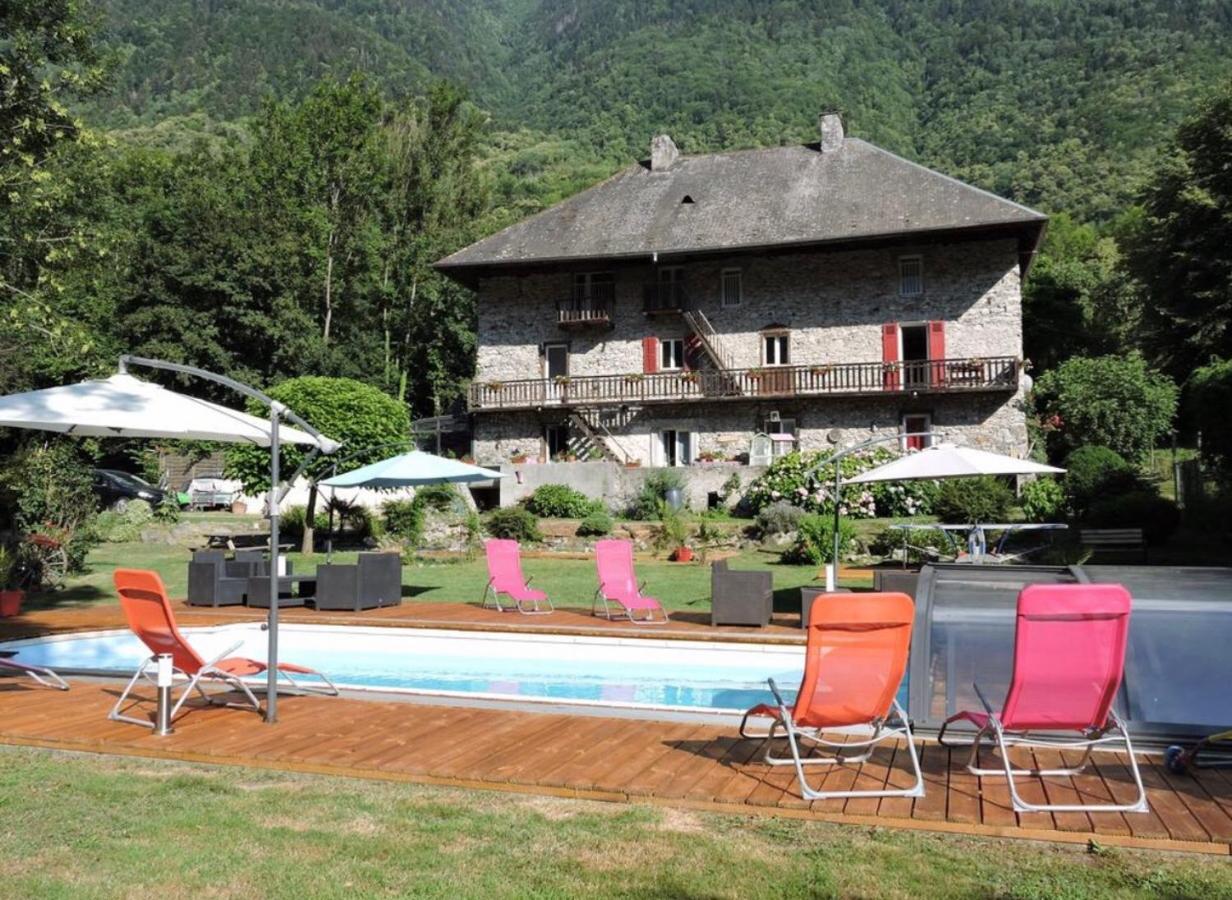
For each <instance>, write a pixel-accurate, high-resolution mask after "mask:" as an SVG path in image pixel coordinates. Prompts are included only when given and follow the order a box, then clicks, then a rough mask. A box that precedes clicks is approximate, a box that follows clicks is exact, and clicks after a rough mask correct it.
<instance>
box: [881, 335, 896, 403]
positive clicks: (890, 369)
mask: <svg viewBox="0 0 1232 900" xmlns="http://www.w3.org/2000/svg"><path fill="white" fill-rule="evenodd" d="M881 361H882V362H883V363H885V364H886V365H885V366H883V367H882V383H883V385H884V386H885V388H886V390H889V391H896V390H898V385H899V371H898V370H899V366H898V365H897V363H898V323H897V322H887V323H886V324H885V325H882V326H881Z"/></svg>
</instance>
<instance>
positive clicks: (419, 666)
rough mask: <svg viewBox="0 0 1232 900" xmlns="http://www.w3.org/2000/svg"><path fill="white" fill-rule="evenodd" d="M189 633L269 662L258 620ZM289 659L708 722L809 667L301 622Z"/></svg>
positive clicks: (118, 669) (84, 667)
mask: <svg viewBox="0 0 1232 900" xmlns="http://www.w3.org/2000/svg"><path fill="white" fill-rule="evenodd" d="M184 631H185V633H186V634H188V635H189V636H190V640H191V641H192V643H193V646H194V647H196V648H197V650H198V652H199V653H200V654H201V655H202V656H203V657H205V658H207V659H208V658H211V657H213V656H215V655H217V654H219V653H221V652H223V651H224V650H226V649H227V648H228V647H230V646H231V645H232V644H234V643H236V642H237V641H240V640H243V641H244V644H243V646H242V647H240V649H238V650H236V651H235V655H237V656H248V657H251V658H253V659H264V658H265V650H266V634H265V633H264V632H263V631H262V630H261V627H260V625H259V624H258V623H243V624H233V625H221V626H216V627H208V628H187V629H184ZM0 650H3V651H17V656H16V657H15V658H16V659H17V660H18V661H20V662H24V663H28V664H31V665H39V666H48V667H50V668H53V669H56V670H58V671H60V672H62V673H63V672H89V673H108V674H110V673H114V674H117V675H125V676H127V675H130V674H131V673H132V672H133V670H134V669H135V668H136V667H137V665H138V663H139V662H140V660H141V659H143V658H145V657H146V656H148V655H149V651H148V650H146V649H145V647H144V645H143V644H141V642H140V641H138V640H137V639H136V638H135V637H134V636H133V635H132V634H131V633H129V632H127V631H107V632H92V633H90V634H80V635H62V636H54V637H46V638H36V639H30V640H21V641H10V642H7V643H4V644H0ZM279 657H280V658H282V659H284V660H288V661H293V662H296V663H300V664H302V665H306V666H311V667H312V668H314V669H318V670H320V671H322V672H324V673H326V674H327V675H329V676H330V678H331V679H333V680H334V681H335V682H336V683H337V684H338V685H339V686H340V687H345V688H348V689H352V690H367V691H382V692H398V693H403V692H405V693H409V694H418V695H429V696H438V697H455V698H482V699H485V700H497V701H506V702H518V703H540V704H542V703H551V704H556V705H563V706H579V705H581V706H594V707H608V708H623V709H626V710H634V711H636V710H641V711H645V712H687V713H695V714H701V715H705V716H707V717H709V716H710V715H732V714H738V713H741V712H743V711H744V710H746V709H748V708H749V707H750V706H753V705H755V704H757V703H762V702H765V701H768V700H769V699H770V692H769V691H768V690H767V688H766V678H767V677H772V678H774V679H775V681H776V683H778V684H779V685H780V686H781V687H782V688H783V689H786V690H790V691H794V689H795V688H796V686H797V685H798V684H799V683H800V676H801V673H802V670H803V667H804V648H803V647H802V646H801V645H799V644H794V645H792V644H787V645H776V644H755V643H736V642H727V641H693V640H664V639H655V638H642V637H632V638H629V637H606V636H603V637H591V636H585V637H583V636H567V635H539V634H524V633H518V634H505V633H500V634H497V633H482V632H467V631H450V630H437V629H418V628H416V629H410V628H364V627H349V626H348V627H339V626H323V625H290V624H289V625H283V626H281V628H280V629H279ZM789 699H790V696H789Z"/></svg>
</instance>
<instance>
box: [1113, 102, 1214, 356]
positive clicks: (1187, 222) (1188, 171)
mask: <svg viewBox="0 0 1232 900" xmlns="http://www.w3.org/2000/svg"><path fill="white" fill-rule="evenodd" d="M1229 160H1232V81H1228V82H1226V83H1225V84H1224V85H1223V86H1222V87H1221V88H1220V89H1219V90H1218V91H1217V92H1216V93H1215V94H1213V95H1212V96H1211V97H1210V98H1208V99H1207V100H1206V101H1205V102H1204V103H1203V104H1202V105H1201V106H1200V107H1199V111H1198V113H1197V114H1196V115H1194V116H1193V117H1192V118H1190V119H1188V120H1187V121H1186V122H1185V123H1184V124H1183V125H1182V126H1181V127H1180V128H1179V129H1178V131H1177V135H1176V141H1175V144H1174V146H1173V147H1172V150H1171V152H1170V153H1169V155H1168V156H1167V157H1166V158H1165V159H1164V160H1163V162H1162V164H1161V165H1160V168H1159V170H1158V172H1157V173H1156V174H1155V176H1154V177H1153V178H1152V179H1151V181H1150V184H1149V185H1148V186H1147V188H1146V190H1145V192H1144V194H1143V197H1142V206H1143V209H1144V214H1143V216H1142V219H1141V222H1140V225H1139V227H1138V228H1137V229H1136V230H1135V233H1134V236H1133V238H1132V240H1131V248H1130V253H1129V256H1128V259H1129V263H1130V266H1131V267H1132V270H1133V272H1134V273H1135V274H1136V275H1137V278H1138V280H1139V281H1140V283H1141V284H1142V285H1143V286H1144V288H1145V290H1146V293H1147V296H1148V298H1149V302H1148V303H1147V304H1146V305H1145V317H1146V318H1145V325H1146V343H1147V347H1148V349H1149V350H1150V351H1151V353H1152V355H1153V356H1154V358H1155V359H1156V360H1157V361H1158V362H1159V363H1160V364H1162V365H1164V366H1165V367H1166V368H1167V369H1168V370H1169V371H1171V372H1172V373H1173V374H1174V375H1175V376H1176V377H1177V378H1178V380H1184V379H1185V377H1186V376H1187V375H1188V374H1189V372H1190V371H1191V370H1192V369H1193V368H1194V367H1195V366H1196V365H1201V364H1202V363H1205V362H1207V361H1208V360H1209V359H1210V358H1211V357H1212V356H1218V357H1222V358H1225V359H1226V358H1229V357H1232V165H1229Z"/></svg>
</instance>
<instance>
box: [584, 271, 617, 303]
mask: <svg viewBox="0 0 1232 900" xmlns="http://www.w3.org/2000/svg"><path fill="white" fill-rule="evenodd" d="M615 296H616V278H615V276H614V275H612V273H611V272H579V273H577V274H576V275H574V276H573V300H574V302H575V303H578V304H589V303H591V302H592V301H598V302H603V301H606V300H611V299H612V298H613V297H615Z"/></svg>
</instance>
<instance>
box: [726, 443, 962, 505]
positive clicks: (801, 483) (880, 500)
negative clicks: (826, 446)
mask: <svg viewBox="0 0 1232 900" xmlns="http://www.w3.org/2000/svg"><path fill="white" fill-rule="evenodd" d="M831 456H832V452H831V451H829V450H820V451H816V452H812V453H801V452H799V451H797V452H793V453H788V454H786V455H785V456H782V457H780V458H779V459H776V460H775V461H774V463H772V464H771V466H770V468H769V469H767V470H766V472H765V473H764V474H763V475H762V476H761V477H760V478H758V479H756V480H755V481H754V482H753V483H752V484H751V485H749V489H748V491H747V492H746V493H745V496H744V503H745V505H746V506H747V507H748V508H749V510H750V511H751V512H753V513H758V512H760V511H761V510H762V509H763V508H764V507H766V506H769V505H770V504H772V503H790V504H791V505H792V506H798V507H799V508H801V509H803V510H805V511H806V512H809V513H829V514H833V512H834V463H833V462H830V461H829V460H830V457H831ZM897 456H898V454H897V453H895V452H894V451H892V450H889V449H887V448H885V447H870V448H868V449H866V450H860V451H857V452H856V453H853V454H851V455H850V456H847V457H844V458H843V459H841V460H840V461H839V468H840V475H841V477H842V478H843V479H848V478H854V477H855V476H856V475H859V474H860V473H861V472H866V471H868V470H869V469H873V468H876V467H877V466H880V465H882V464H884V463H887V462H889V461H890V460H892V459H894V458H895V457H897ZM842 494H843V496H842V497H841V498H839V512H840V513H841V514H842V515H844V516H848V517H850V518H854V519H871V518H874V517H876V516H921V515H928V514H929V513H930V512H932V506H933V502H934V500H935V499H936V496H937V482H935V481H899V482H881V483H877V484H859V485H855V484H853V485H848V486H846V487H844V488H843V491H842Z"/></svg>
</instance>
